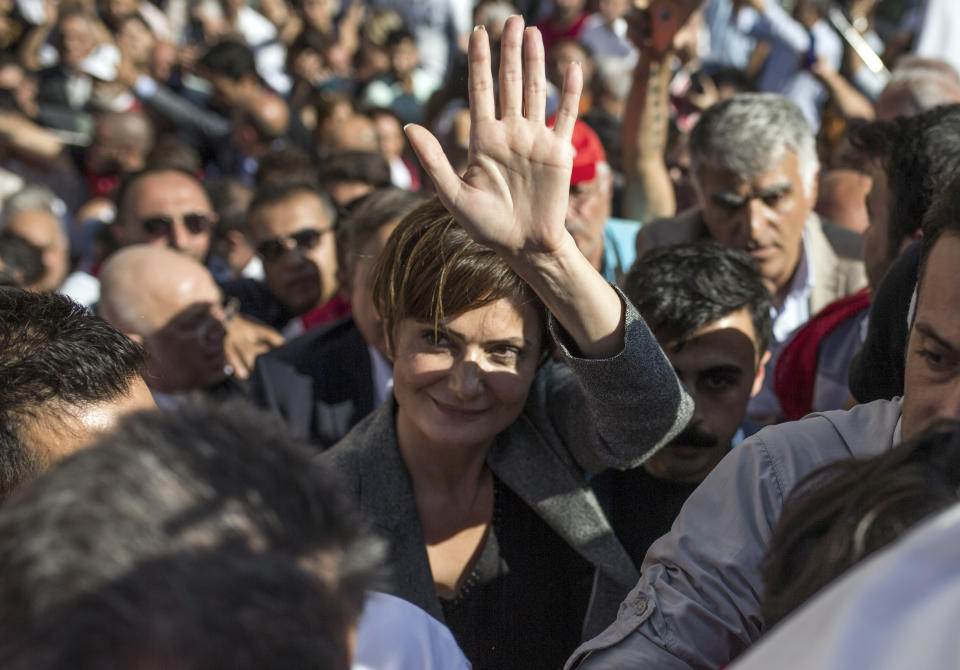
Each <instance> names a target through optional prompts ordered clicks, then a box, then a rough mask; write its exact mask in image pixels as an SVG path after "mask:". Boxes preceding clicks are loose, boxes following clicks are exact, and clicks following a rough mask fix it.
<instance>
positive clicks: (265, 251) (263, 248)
mask: <svg viewBox="0 0 960 670" xmlns="http://www.w3.org/2000/svg"><path fill="white" fill-rule="evenodd" d="M329 232H333V228H325V229H324V230H317V229H316V228H307V229H306V230H298V231H297V232H295V233H293V234H291V235H285V236H283V237H274V238H272V239H269V240H264V241H263V242H261V243H260V244H258V245H257V253H258V254H259V255H260V258H262V259H263V260H265V261H267V262H268V263H269V262H271V261H276V260H279V259H280V258H282V257H283V255H284V254H285V253H287V251H292V250H294V249H296V250H297V251H300V252H303V251H310V250H311V249H313V248H315V247H316V246H317V245H318V244H320V238H321V237H323V236H324V235H325V234H326V233H329Z"/></svg>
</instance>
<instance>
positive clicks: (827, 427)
mask: <svg viewBox="0 0 960 670" xmlns="http://www.w3.org/2000/svg"><path fill="white" fill-rule="evenodd" d="M900 413H901V402H900V400H899V399H894V400H876V401H874V402H871V403H867V404H865V405H857V406H855V407H853V408H852V409H849V410H832V411H828V412H815V413H813V414H809V415H807V416H806V417H804V418H802V419H800V420H798V421H787V422H785V423H781V424H777V425H774V426H767V427H765V428H763V429H761V430H760V431H758V432H757V433H755V434H754V435H753V436H752V437H750V438H748V439H747V440H744V443H743V445H746V444H748V443H751V442H755V443H757V444H760V445H762V446H763V448H764V449H766V450H767V451H768V452H769V454H770V456H771V458H773V459H774V460H779V461H784V460H796V459H798V458H799V459H801V460H802V459H806V458H812V459H813V460H816V461H823V462H828V461H830V460H836V459H838V458H849V457H854V458H865V457H870V456H875V455H877V454H880V453H882V452H884V451H886V450H887V449H889V448H890V447H892V446H893V439H894V433H895V432H896V428H897V424H898V422H899V420H900ZM743 445H741V446H743ZM739 448H740V447H737V449H739ZM737 449H734V452H736V451H737Z"/></svg>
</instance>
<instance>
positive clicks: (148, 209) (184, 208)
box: [114, 169, 216, 263]
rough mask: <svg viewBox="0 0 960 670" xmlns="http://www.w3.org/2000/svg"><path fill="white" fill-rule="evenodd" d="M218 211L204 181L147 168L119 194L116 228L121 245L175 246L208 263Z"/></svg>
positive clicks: (179, 173)
mask: <svg viewBox="0 0 960 670" xmlns="http://www.w3.org/2000/svg"><path fill="white" fill-rule="evenodd" d="M214 223H216V215H215V214H214V211H213V207H212V206H211V204H210V199H209V198H208V197H207V194H206V192H205V191H204V190H203V186H202V185H201V183H200V182H199V181H198V180H197V179H196V177H194V176H193V175H192V174H189V173H188V172H181V171H179V170H166V169H165V170H147V171H144V172H141V173H139V174H137V175H135V176H134V177H131V178H130V179H129V180H127V181H126V182H125V183H124V184H123V186H122V187H121V190H120V193H119V194H118V196H117V223H116V225H115V226H114V230H115V233H116V237H117V242H118V243H119V244H120V246H128V245H131V244H151V245H158V246H165V247H171V248H173V249H176V250H177V251H182V252H184V253H186V254H187V255H188V256H190V257H192V258H193V259H195V260H197V261H199V262H201V263H204V262H206V258H207V253H208V252H209V251H210V234H211V231H212V229H213V224H214Z"/></svg>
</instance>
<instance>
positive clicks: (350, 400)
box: [250, 317, 374, 449]
mask: <svg viewBox="0 0 960 670" xmlns="http://www.w3.org/2000/svg"><path fill="white" fill-rule="evenodd" d="M250 381H251V390H252V396H253V399H254V401H255V402H257V403H258V404H260V405H261V406H263V407H265V408H267V409H269V410H272V411H274V412H276V413H277V414H279V415H280V416H281V417H282V418H283V420H284V421H285V422H286V423H287V426H289V427H290V429H291V431H292V432H293V433H294V435H296V436H297V437H301V438H306V439H309V440H310V441H311V442H313V443H314V444H316V445H317V446H319V447H320V448H322V449H325V448H327V447H329V446H331V445H333V444H334V443H335V442H337V441H338V440H340V438H342V437H343V436H344V435H346V434H347V432H348V431H349V430H350V429H351V428H352V427H353V426H354V424H356V423H357V422H358V421H360V419H362V418H363V417H365V416H366V415H367V414H369V413H370V412H371V411H372V410H373V402H374V396H373V370H372V368H371V365H370V353H369V350H368V348H367V342H366V340H364V339H363V336H362V335H361V334H360V331H359V330H358V329H357V326H356V324H354V322H353V318H351V317H348V318H346V319H342V320H340V321H336V322H334V323H330V324H326V325H323V326H318V327H317V328H313V329H311V330H309V331H307V332H306V333H304V334H303V335H301V336H300V337H297V338H296V339H294V340H292V341H290V342H288V343H287V344H285V345H283V346H282V347H278V348H277V349H274V350H272V351H269V352H267V353H266V354H263V355H262V356H260V357H258V358H257V362H256V364H255V366H254V370H253V375H252V376H251V380H250Z"/></svg>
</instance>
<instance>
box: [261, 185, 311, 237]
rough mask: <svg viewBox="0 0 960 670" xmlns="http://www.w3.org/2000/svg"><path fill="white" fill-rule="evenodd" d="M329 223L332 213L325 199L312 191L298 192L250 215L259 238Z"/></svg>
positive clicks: (286, 233)
mask: <svg viewBox="0 0 960 670" xmlns="http://www.w3.org/2000/svg"><path fill="white" fill-rule="evenodd" d="M329 226H330V215H329V213H328V212H327V209H326V207H324V204H323V201H322V200H321V199H320V198H319V197H318V196H317V195H315V194H313V193H308V192H303V193H294V194H293V195H291V196H290V197H288V198H285V199H284V200H281V201H279V202H275V203H272V204H269V205H263V206H261V207H258V208H257V209H256V210H255V211H254V212H253V215H252V216H251V217H250V228H251V232H252V233H253V235H254V237H255V238H257V239H258V240H260V239H266V238H271V237H280V236H283V235H289V234H291V233H295V232H297V231H298V230H305V229H307V228H313V229H316V230H322V229H325V228H327V227H329Z"/></svg>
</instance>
